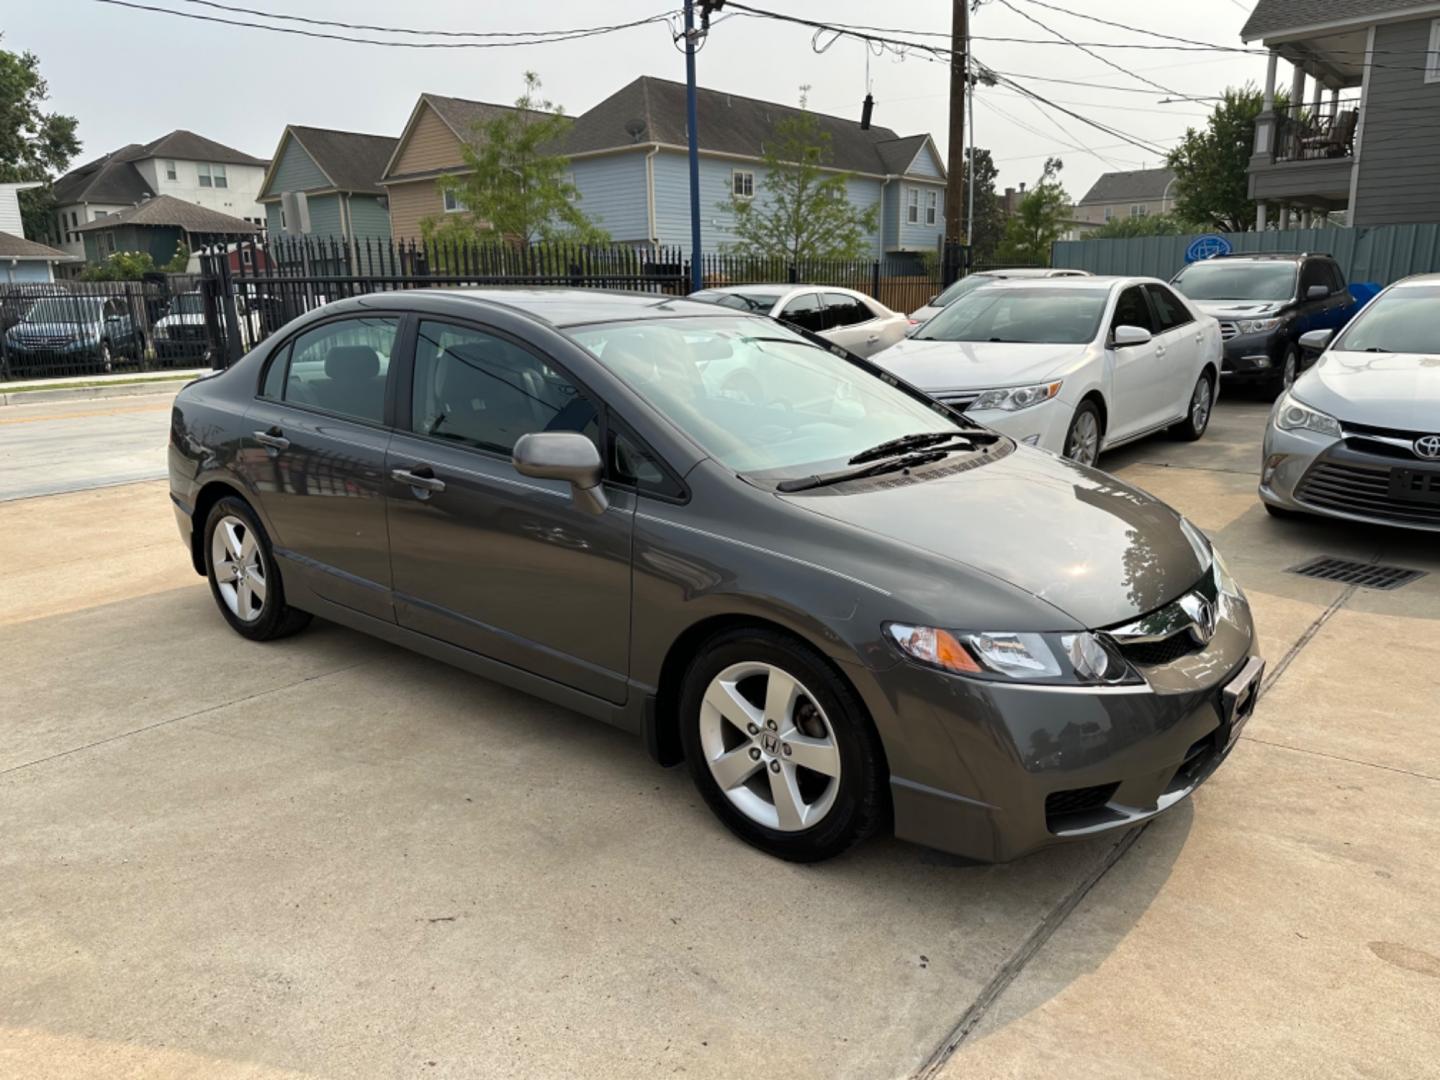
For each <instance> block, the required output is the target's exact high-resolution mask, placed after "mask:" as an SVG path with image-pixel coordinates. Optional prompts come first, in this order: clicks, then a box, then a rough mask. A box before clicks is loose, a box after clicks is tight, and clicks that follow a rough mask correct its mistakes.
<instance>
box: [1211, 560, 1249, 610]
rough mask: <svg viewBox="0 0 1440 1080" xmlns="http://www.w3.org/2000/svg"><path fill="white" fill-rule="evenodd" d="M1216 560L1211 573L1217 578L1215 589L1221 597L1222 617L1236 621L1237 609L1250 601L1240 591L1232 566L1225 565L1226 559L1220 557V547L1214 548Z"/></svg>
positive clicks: (1212, 564)
mask: <svg viewBox="0 0 1440 1080" xmlns="http://www.w3.org/2000/svg"><path fill="white" fill-rule="evenodd" d="M1212 551H1213V553H1214V556H1215V561H1214V562H1213V563H1211V565H1210V573H1211V575H1212V576H1213V577H1214V579H1215V591H1216V593H1217V594H1218V595H1219V597H1220V617H1221V618H1222V619H1225V620H1226V621H1227V622H1234V621H1235V610H1236V609H1237V608H1241V607H1245V606H1247V605H1248V604H1249V601H1248V600H1246V599H1245V594H1244V593H1243V592H1241V591H1240V585H1239V583H1238V582H1237V581H1236V580H1235V578H1234V576H1233V575H1232V574H1231V573H1230V567H1228V566H1226V565H1225V560H1224V559H1223V558H1221V557H1220V552H1219V550H1218V549H1212Z"/></svg>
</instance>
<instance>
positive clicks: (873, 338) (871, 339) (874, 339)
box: [865, 334, 880, 345]
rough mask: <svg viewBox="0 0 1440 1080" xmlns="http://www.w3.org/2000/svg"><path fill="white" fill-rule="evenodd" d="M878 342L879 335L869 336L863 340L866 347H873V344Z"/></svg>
mask: <svg viewBox="0 0 1440 1080" xmlns="http://www.w3.org/2000/svg"><path fill="white" fill-rule="evenodd" d="M879 340H880V335H879V334H871V335H870V336H869V337H867V338H866V339H865V344H866V345H874V344H875V343H876V342H877V341H879Z"/></svg>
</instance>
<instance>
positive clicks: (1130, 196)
mask: <svg viewBox="0 0 1440 1080" xmlns="http://www.w3.org/2000/svg"><path fill="white" fill-rule="evenodd" d="M1174 185H1175V170H1174V169H1134V170H1132V171H1130V172H1108V173H1104V174H1103V175H1101V177H1100V179H1098V180H1096V181H1095V183H1094V185H1093V186H1091V188H1090V190H1089V191H1087V192H1086V193H1085V197H1084V198H1083V199H1081V200H1080V201H1079V202H1078V203H1076V204H1075V213H1074V217H1075V220H1076V222H1077V223H1081V224H1090V225H1096V226H1098V225H1104V224H1105V223H1106V222H1107V221H1112V220H1114V219H1115V218H1117V217H1118V218H1135V217H1153V216H1154V215H1156V214H1168V213H1169V212H1170V211H1171V210H1173V209H1174V207H1175V199H1174V192H1175V186H1174Z"/></svg>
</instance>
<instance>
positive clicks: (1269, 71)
mask: <svg viewBox="0 0 1440 1080" xmlns="http://www.w3.org/2000/svg"><path fill="white" fill-rule="evenodd" d="M1279 61H1280V54H1279V53H1277V52H1276V51H1275V50H1274V49H1271V50H1270V56H1269V58H1268V59H1267V60H1266V63H1265V98H1264V105H1263V106H1262V107H1261V110H1260V111H1261V112H1269V111H1270V110H1271V109H1273V108H1275V74H1276V72H1275V68H1276V65H1277V64H1278V63H1279Z"/></svg>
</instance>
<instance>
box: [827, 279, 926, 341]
mask: <svg viewBox="0 0 1440 1080" xmlns="http://www.w3.org/2000/svg"><path fill="white" fill-rule="evenodd" d="M825 323H826V326H827V327H828V329H827V330H826V331H825V336H826V337H827V338H829V339H830V340H831V341H833V342H835V344H837V345H840V346H842V347H843V348H846V349H849V350H850V351H851V352H852V353H854V354H855V355H856V356H867V357H868V356H873V355H874V354H875V353H877V352H879V351H880V350H881V349H884V348H887V347H888V346H890V345H894V344H895V342H897V341H899V340H900V339H901V338H902V337H904V336H905V329H904V328H905V326H908V325H909V324H908V322H902V321H901V320H899V319H892V318H888V317H883V316H881V314H880V313H879V312H878V311H877V310H876V309H874V308H872V307H871V306H870V304H869V303H867V302H866V301H865V300H863V299H861V298H860V297H858V296H851V295H850V294H849V293H841V292H827V293H826V294H825Z"/></svg>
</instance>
